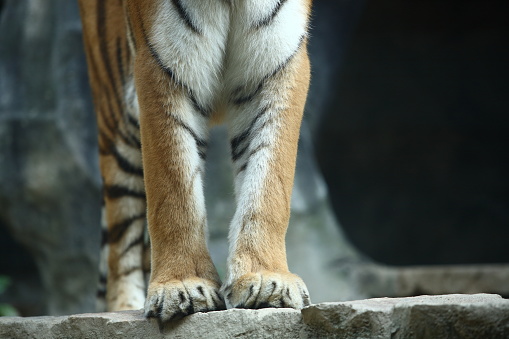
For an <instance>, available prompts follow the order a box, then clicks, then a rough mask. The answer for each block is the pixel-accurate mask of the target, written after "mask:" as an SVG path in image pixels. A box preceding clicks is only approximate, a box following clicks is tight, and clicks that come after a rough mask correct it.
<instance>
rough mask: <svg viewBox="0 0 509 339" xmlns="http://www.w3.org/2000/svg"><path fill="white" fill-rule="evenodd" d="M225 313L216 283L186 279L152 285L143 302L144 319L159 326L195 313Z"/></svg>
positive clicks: (198, 279)
mask: <svg viewBox="0 0 509 339" xmlns="http://www.w3.org/2000/svg"><path fill="white" fill-rule="evenodd" d="M224 309H226V307H225V303H224V299H223V297H222V296H221V294H220V293H219V285H218V284H217V283H216V282H213V281H210V280H207V279H201V278H197V277H195V278H188V279H184V280H172V281H169V282H166V283H151V284H150V286H149V288H148V292H147V299H146V300H145V317H147V318H157V319H158V320H160V321H162V322H166V321H170V320H174V319H179V318H182V317H184V316H186V315H189V314H193V313H197V312H208V311H219V310H224Z"/></svg>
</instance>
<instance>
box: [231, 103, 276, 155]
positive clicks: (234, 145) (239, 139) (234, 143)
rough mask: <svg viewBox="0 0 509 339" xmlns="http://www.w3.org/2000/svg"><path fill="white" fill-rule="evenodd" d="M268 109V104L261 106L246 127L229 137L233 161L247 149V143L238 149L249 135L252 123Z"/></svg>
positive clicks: (252, 126)
mask: <svg viewBox="0 0 509 339" xmlns="http://www.w3.org/2000/svg"><path fill="white" fill-rule="evenodd" d="M268 109H269V107H268V106H265V107H264V108H262V110H261V111H260V112H258V114H257V115H256V117H255V118H254V119H253V121H251V123H250V124H249V126H248V128H246V129H245V130H244V131H243V132H242V133H240V134H239V135H237V136H236V137H234V138H232V139H231V142H230V146H231V152H232V159H233V161H235V160H237V159H239V158H240V157H241V156H242V154H244V152H245V151H246V150H247V149H248V147H249V145H247V146H246V147H244V148H243V149H241V150H240V151H239V146H240V145H241V144H242V143H243V142H244V141H245V140H246V139H247V138H248V137H249V136H250V135H251V132H252V130H253V128H254V125H255V124H256V122H257V121H258V120H259V119H260V118H261V117H262V116H263V115H264V114H265V113H266V112H267V111H268Z"/></svg>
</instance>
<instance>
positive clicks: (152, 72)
mask: <svg viewBox="0 0 509 339" xmlns="http://www.w3.org/2000/svg"><path fill="white" fill-rule="evenodd" d="M143 53H149V51H138V55H137V58H136V62H135V78H136V86H137V91H138V98H139V104H140V129H141V140H142V142H141V143H142V158H143V167H144V175H145V190H146V197H147V221H148V229H149V235H150V242H151V251H152V252H151V260H152V262H151V278H150V283H149V286H148V292H147V298H146V301H145V315H146V316H147V317H154V318H157V319H159V320H161V321H163V322H164V321H168V320H171V319H175V318H180V317H182V316H185V315H188V314H191V313H195V312H206V311H212V310H220V309H224V308H225V305H224V301H223V298H222V297H221V295H220V294H219V287H220V285H221V283H220V279H219V276H218V274H217V272H216V269H215V267H214V265H213V263H212V260H211V258H210V255H209V253H208V250H207V245H206V239H205V236H206V227H207V225H206V224H207V222H206V213H205V201H204V196H203V187H202V186H203V185H202V176H203V167H204V157H205V147H206V119H205V118H204V117H202V116H200V115H199V114H198V113H197V112H195V110H194V106H193V103H192V100H191V99H190V98H189V93H188V92H187V91H186V90H185V88H182V87H181V86H179V85H178V84H176V83H174V82H173V81H172V79H171V78H170V77H169V76H168V74H166V73H164V72H163V71H162V70H161V68H160V67H159V65H158V64H157V63H156V62H155V61H154V58H153V56H151V55H149V54H148V55H147V54H143Z"/></svg>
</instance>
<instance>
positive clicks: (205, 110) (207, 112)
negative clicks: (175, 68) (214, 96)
mask: <svg viewBox="0 0 509 339" xmlns="http://www.w3.org/2000/svg"><path fill="white" fill-rule="evenodd" d="M188 91H189V99H191V102H192V103H193V107H194V109H196V110H197V111H198V112H199V113H200V114H201V115H203V116H204V117H205V118H207V117H209V116H210V109H209V108H205V107H203V106H200V104H199V103H198V101H197V100H196V97H195V96H194V93H193V91H191V90H190V89H188Z"/></svg>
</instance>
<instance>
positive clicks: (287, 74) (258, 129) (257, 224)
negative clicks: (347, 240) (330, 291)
mask: <svg viewBox="0 0 509 339" xmlns="http://www.w3.org/2000/svg"><path fill="white" fill-rule="evenodd" d="M308 84H309V60H308V57H307V54H306V48H305V45H304V44H302V45H301V47H300V49H299V50H298V51H297V52H296V54H295V55H293V56H292V58H291V60H289V62H288V63H287V64H285V65H284V67H282V68H281V70H279V71H278V72H277V73H274V74H272V75H271V76H270V77H268V78H266V79H265V80H264V81H263V83H262V84H261V85H260V86H258V89H257V90H256V91H257V92H256V93H255V94H254V95H247V96H244V97H243V98H242V100H235V99H234V100H233V105H234V106H233V107H232V110H231V111H232V112H231V116H232V120H231V124H230V125H231V128H230V130H231V135H232V138H231V149H232V160H233V163H234V169H235V171H236V173H235V175H236V177H235V189H236V197H237V210H236V213H235V215H234V217H233V220H232V223H231V226H230V227H231V228H230V235H229V238H230V239H229V240H230V255H229V259H228V276H227V281H226V282H225V284H224V286H223V287H222V290H223V294H224V296H225V297H226V302H227V305H228V306H229V307H236V308H265V307H289V308H298V309H300V308H303V307H305V306H307V305H309V304H310V299H309V293H308V291H307V288H306V285H305V284H304V282H303V281H302V279H301V278H300V277H298V276H296V275H294V274H292V273H290V271H289V270H288V265H287V260H286V250H285V234H286V229H287V226H288V222H289V216H290V199H291V192H292V186H293V178H294V171H295V160H296V153H297V142H298V137H299V128H300V123H301V118H302V113H303V109H304V103H305V99H306V94H307V89H308ZM260 88H261V89H260ZM244 98H248V99H249V100H246V99H244ZM250 112H254V113H251V114H250Z"/></svg>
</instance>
